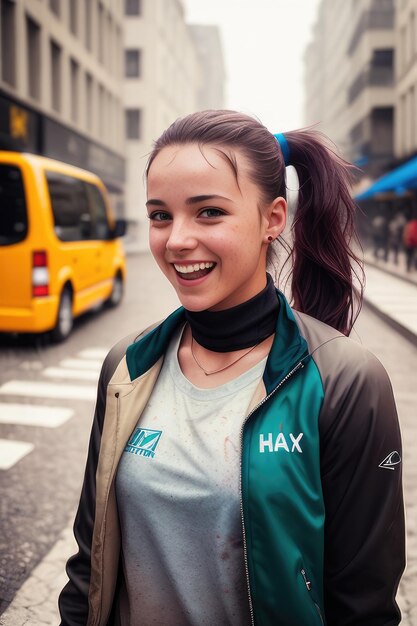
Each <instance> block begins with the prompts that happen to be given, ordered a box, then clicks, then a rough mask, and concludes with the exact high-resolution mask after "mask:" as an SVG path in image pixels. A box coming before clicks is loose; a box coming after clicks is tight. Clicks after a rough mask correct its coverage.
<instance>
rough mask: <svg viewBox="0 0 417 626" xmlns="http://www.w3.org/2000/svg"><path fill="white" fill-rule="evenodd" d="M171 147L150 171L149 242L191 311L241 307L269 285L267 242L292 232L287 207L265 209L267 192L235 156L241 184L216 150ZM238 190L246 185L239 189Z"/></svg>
mask: <svg viewBox="0 0 417 626" xmlns="http://www.w3.org/2000/svg"><path fill="white" fill-rule="evenodd" d="M202 150H203V152H204V154H202V151H201V150H200V148H199V146H198V145H196V144H187V145H181V146H167V147H165V148H163V149H162V150H161V151H160V152H159V154H158V155H157V156H156V157H155V159H154V160H153V162H152V165H151V167H150V169H149V172H148V202H147V209H148V215H149V217H150V230H149V243H150V248H151V251H152V254H153V256H154V257H155V259H156V261H157V263H158V265H159V267H160V268H161V270H162V271H163V273H164V274H165V276H166V277H167V278H168V280H169V281H170V283H171V284H172V285H173V287H174V288H175V290H176V292H177V294H178V297H179V299H180V301H181V304H182V305H183V306H184V307H185V308H186V309H188V310H190V311H202V310H206V309H210V310H221V309H226V308H229V307H232V306H235V305H237V304H240V303H242V302H244V301H246V300H248V299H249V298H251V297H253V296H254V295H256V294H257V293H259V292H260V291H261V290H262V289H263V288H264V287H265V285H266V278H265V272H266V251H267V247H268V236H271V237H273V238H274V239H275V238H276V237H277V236H278V235H279V234H280V233H281V232H282V230H283V229H284V227H285V216H286V203H285V200H284V199H283V198H277V199H276V200H274V202H273V203H271V204H270V205H269V206H268V207H263V209H262V212H260V210H259V208H258V207H259V204H260V190H259V188H258V187H257V185H255V184H254V183H253V182H252V181H251V180H250V179H249V177H248V175H247V172H248V164H247V163H246V160H245V158H244V157H243V155H241V154H239V153H238V152H234V157H235V158H236V161H237V167H238V172H239V179H238V181H237V180H236V176H235V173H234V171H233V169H232V167H231V165H230V163H228V162H227V161H226V160H225V157H224V156H223V155H222V154H220V153H219V151H218V150H216V149H215V148H211V147H208V146H205V147H203V148H202ZM238 183H239V184H238Z"/></svg>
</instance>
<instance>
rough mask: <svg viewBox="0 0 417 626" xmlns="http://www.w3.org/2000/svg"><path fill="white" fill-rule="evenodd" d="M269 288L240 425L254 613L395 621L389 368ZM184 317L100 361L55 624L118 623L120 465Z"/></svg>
mask: <svg viewBox="0 0 417 626" xmlns="http://www.w3.org/2000/svg"><path fill="white" fill-rule="evenodd" d="M278 296H279V299H280V310H279V317H278V322H277V329H276V335H275V340H274V343H273V346H272V348H271V352H270V354H269V357H268V360H267V364H266V368H265V372H264V376H263V380H262V381H261V383H260V384H259V386H258V389H257V391H256V393H255V396H254V398H253V401H252V405H251V409H250V412H249V414H248V415H247V416H246V419H245V420H244V421H243V427H242V475H241V502H242V533H243V537H244V546H245V562H246V569H247V579H248V580H247V582H248V602H249V603H250V608H251V614H252V619H253V624H255V625H256V626H278V625H279V626H290V625H291V626H316V625H317V626H320V625H321V624H327V625H330V626H333V625H337V626H342V625H343V626H347V625H348V624H349V625H352V626H353V625H355V626H358V625H361V624H362V625H364V626H365V625H366V626H382V625H384V626H394V625H396V624H399V622H400V619H401V618H400V611H399V608H398V606H397V604H396V602H395V595H396V590H397V586H398V582H399V579H400V577H401V574H402V572H403V569H404V563H405V532H404V512H403V500H402V487H401V438H400V431H399V426H398V420H397V415H396V409H395V404H394V399H393V395H392V389H391V384H390V381H389V379H388V377H387V374H386V372H385V370H384V368H383V367H382V365H381V364H380V362H379V361H378V360H377V359H376V358H375V357H374V356H373V355H372V354H371V353H369V352H368V351H367V350H365V349H364V348H363V347H362V346H360V345H359V344H358V343H356V342H355V341H353V340H351V339H349V338H347V337H345V336H344V335H341V334H340V333H338V332H337V331H335V330H334V329H333V328H331V327H329V326H327V325H326V324H323V323H321V322H319V321H317V320H316V319H314V318H311V317H309V316H307V315H304V314H301V313H297V312H296V311H293V310H292V309H290V307H289V305H288V303H287V301H286V300H285V298H284V296H283V295H282V294H281V293H280V292H278ZM184 321H185V318H184V310H183V309H182V308H180V309H178V310H177V311H175V312H174V313H172V314H171V315H170V316H169V317H168V318H167V319H166V320H165V321H164V322H162V323H161V324H159V325H158V326H156V327H154V328H153V329H152V330H151V331H149V332H145V333H143V334H142V335H140V336H139V337H134V336H131V337H128V338H126V339H125V340H123V341H122V342H120V343H119V344H118V345H117V346H115V347H114V348H113V349H112V351H111V352H110V353H109V355H108V356H107V358H106V360H105V362H104V365H103V368H102V372H101V377H100V381H99V388H98V397H97V405H96V412H95V418H94V423H93V429H92V434H91V440H90V447H89V454H88V460H87V467H86V472H85V479H84V485H83V489H82V494H81V500H80V506H79V509H78V513H77V517H76V520H75V527H74V530H75V537H76V539H77V542H78V545H79V552H78V554H76V555H75V556H74V557H72V558H71V559H70V560H69V562H68V565H67V572H68V576H69V579H70V580H69V583H68V584H67V585H66V587H65V588H64V590H63V591H62V593H61V596H60V600H59V605H60V612H61V619H62V625H63V626H80V625H87V624H88V626H105V625H113V624H114V625H118V624H123V625H124V624H126V623H127V621H126V620H125V619H124V615H126V606H127V598H126V592H125V585H124V580H123V572H122V567H121V559H120V553H121V539H120V528H119V521H118V513H117V503H116V495H115V476H116V472H117V466H118V463H119V460H120V457H121V455H122V452H123V450H124V447H125V445H126V443H127V441H128V439H129V437H130V435H131V433H132V431H133V430H134V427H135V426H136V423H137V421H138V418H139V416H140V415H141V413H142V411H143V410H144V408H145V407H146V404H147V401H148V399H149V396H150V394H151V392H152V389H153V387H154V385H155V382H156V380H157V377H158V374H159V371H160V369H161V365H162V362H163V358H164V353H165V351H166V348H167V346H168V343H169V341H170V339H171V337H172V335H173V333H174V332H176V330H177V329H178V327H179V325H181V324H183V323H184ZM242 417H244V416H242ZM206 531H207V532H210V529H207V530H206ZM132 626H139V625H136V624H135V625H132Z"/></svg>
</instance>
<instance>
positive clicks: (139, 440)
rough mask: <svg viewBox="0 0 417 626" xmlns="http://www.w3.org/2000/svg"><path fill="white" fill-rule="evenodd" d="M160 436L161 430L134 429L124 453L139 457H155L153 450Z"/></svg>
mask: <svg viewBox="0 0 417 626" xmlns="http://www.w3.org/2000/svg"><path fill="white" fill-rule="evenodd" d="M161 435H162V430H151V429H150V428H136V430H135V431H134V433H133V435H132V436H131V438H130V439H129V441H128V442H127V445H126V447H125V452H131V453H132V454H140V456H150V457H152V458H153V457H154V456H155V449H156V446H157V445H158V441H159V440H160V438H161Z"/></svg>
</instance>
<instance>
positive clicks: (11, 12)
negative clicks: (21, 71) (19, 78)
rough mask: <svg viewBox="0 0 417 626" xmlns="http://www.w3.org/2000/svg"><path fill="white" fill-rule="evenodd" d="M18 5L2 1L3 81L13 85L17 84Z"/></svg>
mask: <svg viewBox="0 0 417 626" xmlns="http://www.w3.org/2000/svg"><path fill="white" fill-rule="evenodd" d="M15 10H16V4H15V2H12V1H11V0H1V12H0V23H1V30H0V34H1V38H0V39H1V79H2V80H3V81H4V82H5V83H8V84H9V85H11V86H12V87H14V86H15V84H16V42H17V37H16V17H15Z"/></svg>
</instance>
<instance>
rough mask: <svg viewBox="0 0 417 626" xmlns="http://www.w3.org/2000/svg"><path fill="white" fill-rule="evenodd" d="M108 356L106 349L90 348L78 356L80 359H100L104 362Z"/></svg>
mask: <svg viewBox="0 0 417 626" xmlns="http://www.w3.org/2000/svg"><path fill="white" fill-rule="evenodd" d="M107 354H108V350H107V349H106V348H89V349H87V350H81V352H79V353H78V355H77V356H78V357H79V358H80V359H100V360H101V361H103V360H104V359H105V358H106V356H107Z"/></svg>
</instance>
